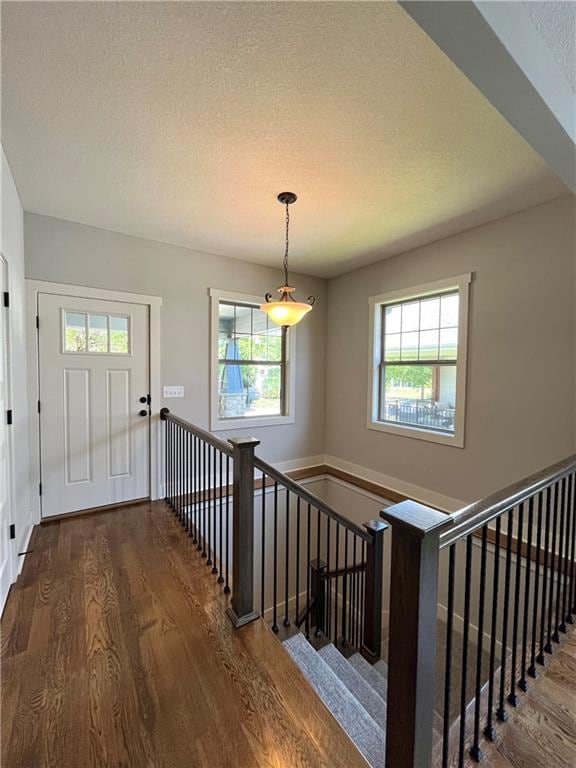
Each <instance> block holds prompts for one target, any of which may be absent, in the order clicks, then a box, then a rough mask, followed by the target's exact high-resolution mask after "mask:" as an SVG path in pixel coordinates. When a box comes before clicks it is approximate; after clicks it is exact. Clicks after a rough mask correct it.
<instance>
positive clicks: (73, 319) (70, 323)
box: [64, 312, 86, 352]
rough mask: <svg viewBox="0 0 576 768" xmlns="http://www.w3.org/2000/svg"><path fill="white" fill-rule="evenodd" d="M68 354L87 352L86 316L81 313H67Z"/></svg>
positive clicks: (66, 339)
mask: <svg viewBox="0 0 576 768" xmlns="http://www.w3.org/2000/svg"><path fill="white" fill-rule="evenodd" d="M64 337H65V350H66V352H85V351H86V315H85V314H84V313H81V312H66V319H65V329H64Z"/></svg>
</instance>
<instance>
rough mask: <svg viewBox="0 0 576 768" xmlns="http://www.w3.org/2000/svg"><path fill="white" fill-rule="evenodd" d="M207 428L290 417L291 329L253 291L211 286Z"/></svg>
mask: <svg viewBox="0 0 576 768" xmlns="http://www.w3.org/2000/svg"><path fill="white" fill-rule="evenodd" d="M210 294H211V302H212V331H211V346H212V381H211V428H212V429H215V430H218V429H235V428H243V429H246V428H247V426H248V425H252V426H271V425H274V424H282V423H290V422H293V421H294V397H293V393H294V365H293V359H294V355H293V346H294V329H290V330H288V332H287V333H286V335H285V336H284V334H283V331H282V329H281V328H279V327H278V326H277V325H274V324H273V323H272V322H271V321H270V319H269V318H268V316H267V315H266V313H265V312H262V310H261V309H260V303H261V301H262V300H261V299H259V298H258V297H257V296H246V295H245V294H238V293H231V292H228V291H217V290H215V289H212V290H211V292H210Z"/></svg>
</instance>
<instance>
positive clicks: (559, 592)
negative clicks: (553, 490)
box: [552, 480, 565, 643]
mask: <svg viewBox="0 0 576 768" xmlns="http://www.w3.org/2000/svg"><path fill="white" fill-rule="evenodd" d="M557 488H558V496H559V499H560V525H559V533H560V541H559V543H558V551H557V552H556V548H554V552H555V559H556V562H557V566H556V616H555V619H554V633H553V634H552V640H553V641H554V642H555V643H559V642H560V635H559V631H560V607H561V602H562V551H563V549H564V511H565V510H564V501H565V499H564V480H560V481H559V482H558V483H557Z"/></svg>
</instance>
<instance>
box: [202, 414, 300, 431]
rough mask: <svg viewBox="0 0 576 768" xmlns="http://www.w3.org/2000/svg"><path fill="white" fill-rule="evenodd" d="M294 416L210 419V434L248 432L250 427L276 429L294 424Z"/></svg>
mask: <svg viewBox="0 0 576 768" xmlns="http://www.w3.org/2000/svg"><path fill="white" fill-rule="evenodd" d="M294 421H295V419H294V416H243V417H240V418H237V419H218V418H216V419H212V423H211V425H210V429H211V430H212V432H227V431H229V430H232V429H243V430H244V431H246V432H248V431H250V428H251V427H258V428H260V427H277V426H281V425H282V424H294Z"/></svg>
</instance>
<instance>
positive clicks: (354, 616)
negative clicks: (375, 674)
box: [351, 534, 358, 647]
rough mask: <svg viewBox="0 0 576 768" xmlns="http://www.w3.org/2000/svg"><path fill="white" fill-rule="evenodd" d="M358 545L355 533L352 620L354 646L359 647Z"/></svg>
mask: <svg viewBox="0 0 576 768" xmlns="http://www.w3.org/2000/svg"><path fill="white" fill-rule="evenodd" d="M357 545H358V537H357V536H356V534H354V560H353V567H354V570H353V571H352V621H353V622H354V624H353V625H352V624H351V627H352V626H353V634H352V637H353V642H354V646H355V647H357V645H358V615H357V608H356V603H357V598H358V594H357V580H356V576H357V574H356V557H357Z"/></svg>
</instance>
